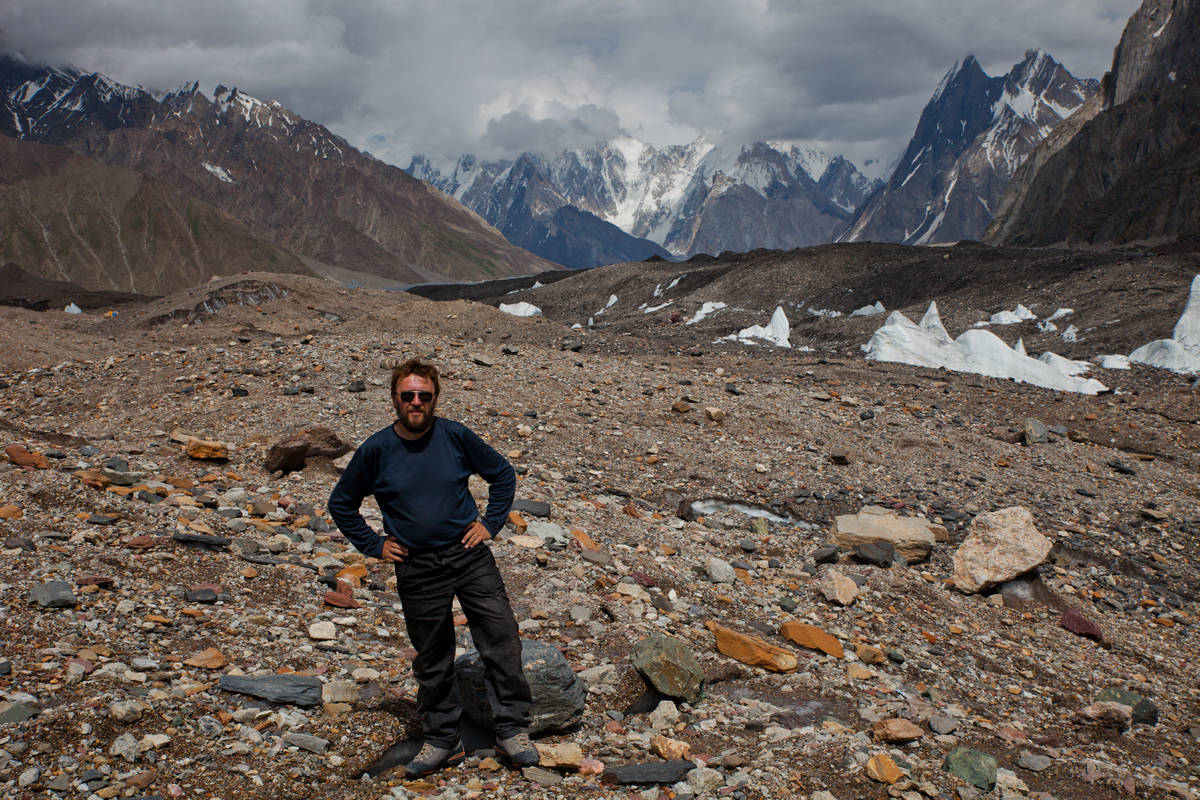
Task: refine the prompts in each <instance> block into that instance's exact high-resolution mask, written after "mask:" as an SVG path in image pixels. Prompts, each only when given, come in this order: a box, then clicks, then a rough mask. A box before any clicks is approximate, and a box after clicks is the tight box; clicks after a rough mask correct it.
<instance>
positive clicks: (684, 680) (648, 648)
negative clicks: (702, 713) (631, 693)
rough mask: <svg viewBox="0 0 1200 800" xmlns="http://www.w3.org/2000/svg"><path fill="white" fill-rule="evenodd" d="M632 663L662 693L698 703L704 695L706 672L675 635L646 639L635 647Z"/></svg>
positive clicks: (631, 657) (631, 658) (631, 655)
mask: <svg viewBox="0 0 1200 800" xmlns="http://www.w3.org/2000/svg"><path fill="white" fill-rule="evenodd" d="M630 661H631V662H632V663H633V666H634V668H635V669H637V671H638V672H640V673H641V674H642V677H643V678H645V679H646V682H647V683H649V684H650V685H651V686H653V687H654V688H655V689H656V690H657V691H658V692H659V694H662V695H666V696H667V697H675V698H679V699H681V700H686V701H687V702H689V703H696V702H698V701H699V700H700V698H701V697H702V696H703V695H704V669H703V668H702V667H701V666H700V662H699V661H697V660H696V656H694V655H693V654H692V651H691V650H689V649H688V647H687V645H685V644H684V643H683V642H682V641H680V640H679V639H676V638H674V637H672V636H663V635H655V636H647V637H646V638H645V639H642V640H641V641H639V642H638V643H637V644H635V645H634V646H633V652H632V653H631V654H630Z"/></svg>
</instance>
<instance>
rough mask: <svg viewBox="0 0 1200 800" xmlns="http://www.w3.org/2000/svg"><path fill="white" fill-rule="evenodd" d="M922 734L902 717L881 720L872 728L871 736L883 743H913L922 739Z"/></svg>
mask: <svg viewBox="0 0 1200 800" xmlns="http://www.w3.org/2000/svg"><path fill="white" fill-rule="evenodd" d="M922 733H923V732H922V731H921V729H920V728H918V727H917V726H916V725H914V724H912V723H911V722H909V721H908V720H906V719H902V718H900V717H896V718H894V719H881V720H879V721H878V722H876V723H875V724H874V725H873V726H871V735H872V736H874V737H875V738H876V739H878V740H879V741H881V742H892V743H895V742H911V741H912V740H914V739H920V738H921V736H922ZM888 783H891V781H888Z"/></svg>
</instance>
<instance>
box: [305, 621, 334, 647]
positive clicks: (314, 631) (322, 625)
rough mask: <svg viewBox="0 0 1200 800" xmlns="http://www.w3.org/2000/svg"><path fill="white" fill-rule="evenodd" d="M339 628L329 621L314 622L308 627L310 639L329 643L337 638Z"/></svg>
mask: <svg viewBox="0 0 1200 800" xmlns="http://www.w3.org/2000/svg"><path fill="white" fill-rule="evenodd" d="M337 635H338V633H337V626H336V625H334V624H333V623H332V622H330V621H328V620H321V621H320V622H314V623H313V624H312V625H309V626H308V638H310V639H313V640H315V641H318V642H327V641H329V640H331V639H336V638H337Z"/></svg>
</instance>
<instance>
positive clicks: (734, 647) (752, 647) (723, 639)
mask: <svg viewBox="0 0 1200 800" xmlns="http://www.w3.org/2000/svg"><path fill="white" fill-rule="evenodd" d="M709 629H710V630H711V631H712V632H713V634H714V635H716V637H717V650H718V651H719V652H721V653H722V654H724V655H727V656H729V657H730V658H733V659H736V660H738V661H740V662H742V663H743V664H749V665H750V666H752V667H762V668H763V669H767V670H770V671H771V672H791V671H792V670H794V669H796V666H797V664H798V663H799V662H798V661H797V659H796V656H795V654H793V653H790V652H788V651H787V650H784V649H783V648H782V647H776V646H775V645H773V644H771V643H770V642H767V641H764V640H763V639H760V638H758V637H757V636H750V635H748V634H744V633H738V632H737V631H734V630H730V629H729V628H725V627H722V626H721V625H718V624H716V623H715V622H712V623H709Z"/></svg>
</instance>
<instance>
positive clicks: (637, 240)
mask: <svg viewBox="0 0 1200 800" xmlns="http://www.w3.org/2000/svg"><path fill="white" fill-rule="evenodd" d="M408 171H409V172H410V173H411V174H412V175H414V176H415V177H418V178H420V179H422V180H424V181H427V182H428V183H430V184H431V185H433V186H436V187H437V188H439V189H441V190H442V191H444V192H446V193H447V194H449V195H451V196H453V197H454V198H456V199H458V200H460V201H461V202H462V203H463V204H464V205H465V206H467V207H468V208H470V209H471V210H473V211H475V212H476V213H478V214H479V215H480V216H482V217H483V218H484V219H486V220H488V221H489V222H491V223H492V224H493V225H495V226H496V227H497V228H499V229H500V230H501V231H503V232H504V233H505V235H507V236H509V239H510V240H511V241H513V242H514V243H516V244H520V245H521V246H522V247H526V248H528V249H530V250H532V251H533V252H535V253H538V254H539V255H542V256H543V257H545V258H550V259H552V260H556V261H559V262H560V263H564V264H567V265H568V266H575V267H578V266H593V265H594V264H598V263H611V262H612V261H632V260H641V259H643V258H645V257H647V256H648V255H655V254H657V255H660V256H667V255H668V254H670V255H673V256H677V257H688V256H692V255H695V254H696V253H714V254H715V253H720V252H723V251H726V250H732V251H736V252H743V251H746V250H752V249H755V248H781V249H787V248H793V247H803V246H807V245H812V244H819V243H822V242H828V241H830V240H831V239H832V238H833V236H834V234H835V233H836V232H838V231H839V230H840V229H841V228H843V227H844V226H845V225H846V223H847V222H848V221H849V219H850V218H851V216H852V215H853V213H854V210H855V209H856V208H857V207H858V205H859V204H860V203H862V201H863V200H864V199H865V198H866V197H867V196H868V195H869V194H870V193H871V192H872V191H873V190H874V189H875V187H876V185H877V183H878V182H877V181H876V180H872V179H871V178H868V177H866V176H865V175H864V174H863V173H862V172H860V171H859V169H858V168H856V167H855V166H854V165H853V164H851V163H850V162H849V161H847V160H846V159H845V158H843V157H841V156H833V157H831V156H829V155H827V154H825V153H822V152H820V151H817V150H814V149H811V148H800V147H796V146H792V145H785V144H781V143H770V142H756V143H754V144H751V145H746V146H742V147H734V148H730V147H724V146H718V145H716V144H714V143H712V142H710V141H709V140H707V139H705V138H703V137H702V138H699V139H697V140H695V141H693V142H691V143H690V144H687V145H671V146H667V147H662V148H657V147H654V146H653V145H650V144H648V143H646V142H642V141H639V140H637V139H634V138H632V137H628V136H624V137H620V138H617V139H613V140H610V141H604V142H599V143H597V144H596V146H595V147H593V148H591V149H587V150H562V151H559V152H555V153H549V154H537V153H531V152H530V153H523V154H521V155H520V156H518V157H517V158H516V159H514V160H511V161H508V160H501V161H495V162H483V161H480V160H479V159H477V158H476V157H475V156H473V155H464V156H460V157H459V158H457V159H455V160H453V161H449V162H444V163H443V162H435V161H434V160H432V159H430V158H428V157H425V156H417V157H415V158H414V159H413V160H412V163H411V164H410V165H409V167H408ZM566 208H573V209H575V210H576V211H575V213H574V214H573V217H574V218H575V219H576V220H578V226H579V227H578V229H579V231H580V235H581V237H582V236H587V235H588V234H589V233H590V234H591V235H592V236H593V237H596V232H597V231H601V232H604V234H605V240H606V241H607V242H609V243H611V247H609V248H604V249H597V250H596V251H595V252H592V253H586V254H585V255H586V256H587V257H585V258H583V259H581V260H577V261H574V262H572V263H568V261H564V260H562V259H561V258H559V257H558V255H559V254H558V251H555V250H551V249H548V248H547V247H546V246H545V244H544V243H543V241H542V239H540V238H538V235H537V234H538V233H539V232H540V229H541V228H543V227H546V226H547V224H548V223H547V222H546V221H548V220H553V219H555V218H556V217H558V216H561V215H562V213H563V209H566ZM614 228H615V229H616V230H613V229H614ZM618 231H619V232H623V233H625V234H626V237H625V238H622V237H620V236H619V235H617V232H618ZM531 233H533V234H534V235H530V234H531ZM596 258H600V259H601V260H595V259H596ZM603 259H607V260H603Z"/></svg>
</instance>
